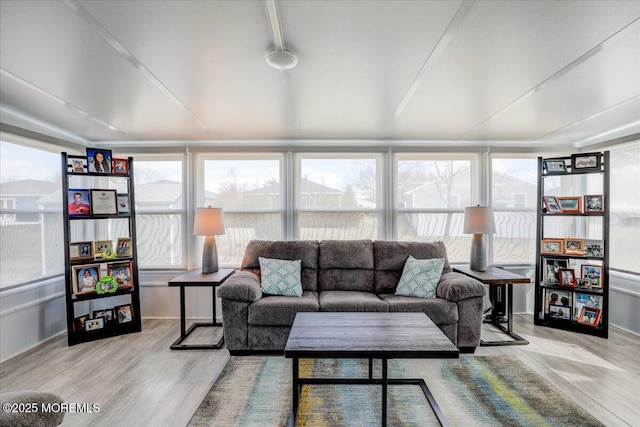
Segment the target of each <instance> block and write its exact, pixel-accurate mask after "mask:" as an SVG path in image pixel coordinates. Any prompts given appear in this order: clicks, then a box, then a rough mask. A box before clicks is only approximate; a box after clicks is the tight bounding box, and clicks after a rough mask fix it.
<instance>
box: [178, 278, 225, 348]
mask: <svg viewBox="0 0 640 427" xmlns="http://www.w3.org/2000/svg"><path fill="white" fill-rule="evenodd" d="M233 273H235V270H234V269H232V268H221V269H220V270H218V271H217V272H215V273H210V274H202V270H201V269H197V270H191V271H189V272H187V273H184V274H181V275H180V276H178V277H176V278H174V279H171V280H170V281H169V286H180V338H178V339H177V340H176V341H175V342H174V343H173V344H171V350H211V349H214V350H215V349H219V348H221V347H222V344H223V343H224V334H223V335H222V336H221V337H220V339H219V340H218V342H217V343H215V344H182V342H183V341H184V340H185V339H186V338H187V337H188V336H189V334H190V333H191V332H193V331H194V330H195V329H196V328H199V327H201V326H209V327H212V326H213V327H215V326H222V323H220V322H216V286H219V285H221V284H222V283H224V281H225V280H227V279H228V278H229V277H230V276H231V275H232V274H233ZM186 286H196V287H203V286H210V287H211V290H212V292H213V298H212V302H213V319H212V321H211V322H196V323H194V324H193V325H191V326H190V327H189V329H186V322H187V320H186V313H185V311H186V310H185V302H184V299H185V298H184V288H185V287H186Z"/></svg>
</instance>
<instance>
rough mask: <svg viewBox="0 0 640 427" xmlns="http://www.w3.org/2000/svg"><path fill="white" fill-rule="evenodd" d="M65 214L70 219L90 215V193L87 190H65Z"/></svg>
mask: <svg viewBox="0 0 640 427" xmlns="http://www.w3.org/2000/svg"><path fill="white" fill-rule="evenodd" d="M67 201H68V202H69V205H68V206H67V212H68V213H69V216H70V217H76V216H90V215H91V192H90V190H89V189H87V188H69V189H68V190H67Z"/></svg>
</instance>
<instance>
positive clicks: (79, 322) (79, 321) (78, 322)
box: [73, 314, 89, 331]
mask: <svg viewBox="0 0 640 427" xmlns="http://www.w3.org/2000/svg"><path fill="white" fill-rule="evenodd" d="M88 319H89V315H88V314H84V315H82V316H79V317H76V318H75V319H73V330H74V331H84V322H86V321H87V320H88Z"/></svg>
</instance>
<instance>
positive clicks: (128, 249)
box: [116, 237, 133, 258]
mask: <svg viewBox="0 0 640 427" xmlns="http://www.w3.org/2000/svg"><path fill="white" fill-rule="evenodd" d="M132 244H133V242H132V240H131V237H119V238H118V244H117V245H116V255H117V256H118V258H131V256H132V255H133V247H132Z"/></svg>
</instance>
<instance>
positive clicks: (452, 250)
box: [394, 154, 476, 262]
mask: <svg viewBox="0 0 640 427" xmlns="http://www.w3.org/2000/svg"><path fill="white" fill-rule="evenodd" d="M474 159H475V157H473V156H471V155H454V154H451V155H437V154H397V155H396V156H395V170H394V174H395V176H394V182H395V188H394V195H395V197H394V198H395V201H394V218H395V221H394V224H395V230H394V235H395V236H396V239H397V240H418V241H437V240H442V241H444V242H445V244H446V246H447V255H448V257H449V261H452V262H467V261H468V260H469V253H470V249H471V239H470V238H469V236H466V235H464V234H462V227H463V221H464V207H465V206H470V205H471V204H472V202H473V201H474V200H475V197H474V194H473V192H474V191H473V190H475V189H473V188H472V184H471V182H472V177H474V176H475V171H474V167H475V165H476V162H475V161H474Z"/></svg>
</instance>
